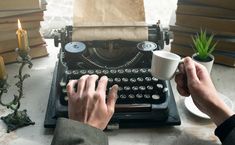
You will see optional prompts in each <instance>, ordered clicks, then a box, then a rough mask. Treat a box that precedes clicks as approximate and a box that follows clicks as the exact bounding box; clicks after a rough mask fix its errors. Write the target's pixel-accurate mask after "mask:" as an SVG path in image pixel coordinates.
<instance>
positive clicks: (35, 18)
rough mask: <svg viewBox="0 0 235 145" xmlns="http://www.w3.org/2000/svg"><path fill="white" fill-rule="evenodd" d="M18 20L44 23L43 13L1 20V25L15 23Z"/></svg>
mask: <svg viewBox="0 0 235 145" xmlns="http://www.w3.org/2000/svg"><path fill="white" fill-rule="evenodd" d="M17 19H20V21H21V22H29V21H30V22H31V21H43V12H36V13H30V14H24V15H18V16H12V17H6V18H1V19H0V24H1V23H15V22H16V21H17Z"/></svg>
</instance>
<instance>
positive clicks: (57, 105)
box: [44, 26, 180, 128]
mask: <svg viewBox="0 0 235 145" xmlns="http://www.w3.org/2000/svg"><path fill="white" fill-rule="evenodd" d="M72 29H73V27H72V26H66V27H65V28H64V29H61V30H60V31H59V33H58V34H59V35H57V36H56V37H55V46H58V44H59V43H61V49H60V53H59V54H58V62H57V63H56V66H55V71H54V76H53V80H52V85H51V91H50V95H49V101H48V106H47V112H46V117H45V122H44V126H45V127H47V128H52V127H55V124H56V119H57V118H58V117H68V110H67V108H68V107H67V105H68V103H67V100H68V98H67V94H66V84H67V83H68V81H69V80H70V79H78V78H80V77H81V76H82V75H84V74H97V75H98V76H102V75H106V76H108V78H109V80H108V87H107V88H109V87H111V86H112V85H113V84H118V85H119V91H118V99H117V103H116V107H115V113H114V115H113V117H112V119H111V120H110V122H109V125H108V126H107V127H108V128H135V127H136V128H141V127H157V126H162V125H179V124H180V118H179V115H178V111H177V108H176V104H175V100H174V96H173V92H172V88H171V85H170V82H169V81H163V80H158V79H156V78H154V77H152V76H151V73H150V67H151V66H150V65H151V57H152V51H153V50H160V49H162V48H163V47H164V41H166V43H169V38H168V34H167V33H166V32H165V33H163V31H162V30H161V29H160V27H158V26H149V28H148V29H149V38H148V39H149V40H148V41H144V42H132V41H124V40H112V41H85V42H72Z"/></svg>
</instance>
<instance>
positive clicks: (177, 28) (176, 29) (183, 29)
mask: <svg viewBox="0 0 235 145" xmlns="http://www.w3.org/2000/svg"><path fill="white" fill-rule="evenodd" d="M200 30H201V28H190V27H184V26H180V25H174V24H171V25H170V31H173V32H185V33H195V34H196V33H197V32H200ZM206 31H207V32H208V33H212V34H215V35H220V36H224V37H231V38H234V37H235V34H234V33H231V32H220V31H214V30H210V29H206Z"/></svg>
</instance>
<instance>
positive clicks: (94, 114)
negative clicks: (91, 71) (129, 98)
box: [67, 75, 118, 130]
mask: <svg viewBox="0 0 235 145" xmlns="http://www.w3.org/2000/svg"><path fill="white" fill-rule="evenodd" d="M97 80H98V76H97V75H83V76H82V77H81V78H80V79H79V80H71V81H69V83H68V84H67V92H68V93H67V94H68V98H69V100H68V115H69V118H70V119H73V120H77V121H80V122H83V123H85V124H88V125H91V126H93V127H96V128H99V129H101V130H104V129H105V127H106V126H107V124H108V122H109V120H110V119H111V117H112V115H113V113H114V109H115V103H116V99H117V91H118V86H117V85H114V86H112V88H111V89H110V91H109V94H108V99H107V103H106V87H107V82H108V78H107V77H106V76H103V77H101V78H100V80H99V81H98V86H97V88H96V86H95V85H96V81H97ZM76 84H77V91H75V90H74V87H75V85H76Z"/></svg>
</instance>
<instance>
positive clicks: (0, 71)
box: [0, 56, 6, 80]
mask: <svg viewBox="0 0 235 145" xmlns="http://www.w3.org/2000/svg"><path fill="white" fill-rule="evenodd" d="M5 78H6V69H5V64H4V61H3V58H2V57H1V56H0V80H3V79H5Z"/></svg>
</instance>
